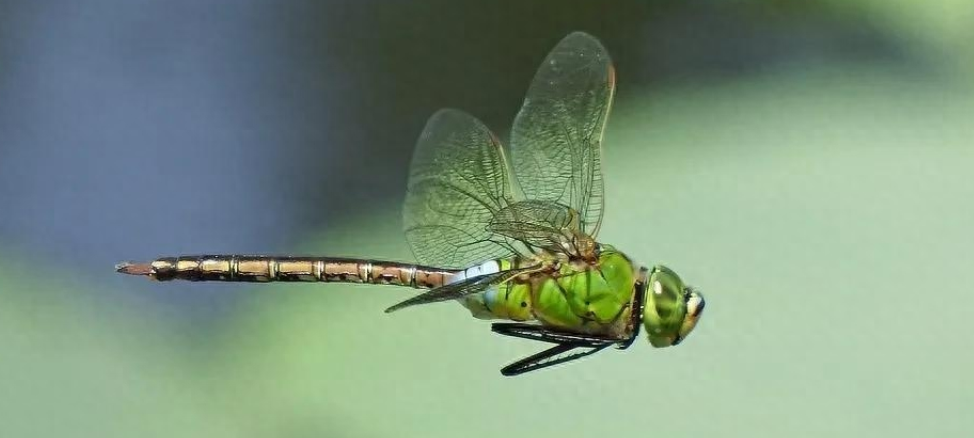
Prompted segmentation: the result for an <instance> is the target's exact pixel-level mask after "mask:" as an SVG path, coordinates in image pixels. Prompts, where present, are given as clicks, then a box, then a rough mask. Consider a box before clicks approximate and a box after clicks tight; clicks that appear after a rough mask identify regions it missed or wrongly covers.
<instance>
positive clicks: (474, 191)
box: [403, 109, 515, 269]
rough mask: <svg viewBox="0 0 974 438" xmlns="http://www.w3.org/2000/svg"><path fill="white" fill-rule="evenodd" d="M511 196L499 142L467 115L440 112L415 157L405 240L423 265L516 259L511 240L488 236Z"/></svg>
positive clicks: (456, 266) (405, 209) (455, 266)
mask: <svg viewBox="0 0 974 438" xmlns="http://www.w3.org/2000/svg"><path fill="white" fill-rule="evenodd" d="M510 196H511V186H510V178H509V177H508V174H507V167H506V163H505V159H504V154H503V151H502V150H501V146H500V143H499V142H498V140H497V138H496V137H495V136H494V135H493V134H492V133H491V132H490V130H489V129H487V127H486V126H484V124H483V123H481V122H480V121H479V120H477V119H476V118H474V117H473V116H471V115H469V114H467V113H464V112H462V111H458V110H453V109H444V110H440V111H438V112H437V113H435V114H433V116H431V117H430V119H429V121H428V122H427V123H426V128H425V129H424V130H423V133H422V134H421V135H420V138H419V141H418V142H417V145H416V151H415V152H414V154H413V162H412V166H411V168H410V176H409V185H408V191H407V194H406V201H405V204H404V206H403V227H404V231H405V234H406V240H408V241H409V245H410V246H411V247H412V250H413V253H414V254H415V256H416V258H417V259H418V260H419V262H420V263H422V264H425V265H430V266H437V267H442V268H450V269H462V268H467V267H469V266H470V265H473V264H475V263H478V262H482V261H484V260H491V259H496V258H502V257H509V256H511V255H514V254H515V250H514V248H513V247H512V245H511V244H510V242H508V241H507V239H505V238H504V237H503V236H498V235H495V234H494V233H492V232H490V231H488V230H487V225H488V224H489V223H490V220H491V218H492V217H493V216H494V214H495V213H496V212H498V211H500V210H502V209H503V208H505V207H506V206H507V205H509V204H510V203H511V200H510Z"/></svg>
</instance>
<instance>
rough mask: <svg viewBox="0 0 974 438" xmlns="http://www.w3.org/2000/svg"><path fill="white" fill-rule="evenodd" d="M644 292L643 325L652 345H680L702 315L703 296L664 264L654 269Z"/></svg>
mask: <svg viewBox="0 0 974 438" xmlns="http://www.w3.org/2000/svg"><path fill="white" fill-rule="evenodd" d="M645 294H646V295H645V297H644V298H643V303H644V306H643V327H644V328H645V329H646V335H647V336H648V337H649V343H650V344H653V346H654V347H669V346H671V345H677V344H679V343H680V341H682V340H684V339H686V337H687V335H689V334H690V332H691V331H693V327H695V326H696V325H697V320H699V319H700V315H702V314H703V307H704V300H703V295H701V294H700V293H699V292H697V291H696V290H694V289H693V288H691V287H689V286H687V285H685V284H683V280H681V279H680V276H678V275H676V273H675V272H673V271H671V270H670V269H669V268H667V267H665V266H661V265H658V266H656V267H654V268H653V271H652V272H651V273H650V274H649V281H648V284H647V285H646V292H645Z"/></svg>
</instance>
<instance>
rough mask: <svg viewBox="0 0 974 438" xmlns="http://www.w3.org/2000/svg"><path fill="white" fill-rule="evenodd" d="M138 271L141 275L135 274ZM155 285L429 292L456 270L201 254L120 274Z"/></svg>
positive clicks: (343, 260) (323, 259) (356, 261)
mask: <svg viewBox="0 0 974 438" xmlns="http://www.w3.org/2000/svg"><path fill="white" fill-rule="evenodd" d="M139 268H142V269H141V270H142V272H135V271H137V270H138V269H139ZM126 269H127V270H128V272H127V273H138V274H143V275H147V276H149V277H151V278H153V279H156V280H159V281H169V280H187V281H241V282H270V281H288V282H292V281H293V282H326V283H329V282H336V283H370V284H391V285H396V286H408V287H414V288H419V289H430V288H434V287H439V286H442V285H443V284H445V283H446V282H447V281H448V280H449V279H450V278H451V277H452V276H453V275H455V274H456V273H457V271H452V270H448V269H439V268H433V267H428V266H416V265H411V264H405V263H397V262H385V261H377V260H362V259H346V258H334V257H290V256H285V257H276V256H259V255H199V256H180V257H163V258H160V259H157V260H155V261H153V262H151V263H148V264H145V265H139V264H129V265H127V266H126V267H123V268H120V269H119V270H120V271H122V272H126Z"/></svg>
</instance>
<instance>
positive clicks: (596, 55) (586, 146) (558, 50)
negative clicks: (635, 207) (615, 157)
mask: <svg viewBox="0 0 974 438" xmlns="http://www.w3.org/2000/svg"><path fill="white" fill-rule="evenodd" d="M614 90H615V73H614V70H613V67H612V61H611V59H610V58H609V54H608V53H607V52H606V50H605V48H604V47H602V44H600V43H599V42H598V40H596V39H595V38H594V37H592V36H590V35H588V34H585V33H582V32H575V33H572V34H571V35H568V36H567V37H565V38H564V39H563V40H561V42H559V43H558V45H557V46H555V48H554V49H553V50H552V51H551V53H550V54H548V57H547V58H545V60H544V63H543V64H542V65H541V67H540V68H539V69H538V72H537V74H536V75H535V77H534V80H533V82H532V83H531V86H530V88H529V89H528V93H527V97H525V99H524V105H523V106H522V107H521V111H520V112H519V113H518V115H517V118H516V119H515V120H514V127H513V129H512V132H511V158H512V161H513V168H514V173H515V175H516V176H517V180H518V183H519V185H520V187H521V190H522V192H523V193H524V195H525V196H526V197H527V198H528V199H535V200H542V201H551V202H557V203H560V204H563V205H565V206H568V207H571V208H573V209H575V210H576V211H578V212H579V214H580V223H581V229H582V230H584V231H585V232H586V233H588V234H589V235H591V236H593V237H594V236H595V235H596V234H597V233H598V229H599V226H600V224H601V221H602V210H603V183H602V170H601V147H602V132H603V129H604V127H605V123H606V120H607V118H608V113H609V108H610V106H611V105H612V96H613V93H614Z"/></svg>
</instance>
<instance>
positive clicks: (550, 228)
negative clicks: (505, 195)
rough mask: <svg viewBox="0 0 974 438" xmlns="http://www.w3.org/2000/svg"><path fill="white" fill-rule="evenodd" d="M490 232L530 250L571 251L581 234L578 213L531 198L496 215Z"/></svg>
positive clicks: (559, 205) (489, 227) (555, 204)
mask: <svg viewBox="0 0 974 438" xmlns="http://www.w3.org/2000/svg"><path fill="white" fill-rule="evenodd" d="M487 229H488V230H490V231H491V232H494V233H497V234H500V235H503V236H506V237H510V238H512V239H515V240H518V241H520V242H523V243H526V244H527V245H528V246H530V247H534V248H543V249H545V250H547V251H550V252H566V251H569V252H570V249H571V247H572V245H573V241H572V237H574V236H575V235H576V233H577V231H578V213H576V212H575V211H574V210H572V209H570V208H568V207H565V206H563V205H561V204H558V203H555V202H549V201H538V200H533V199H530V200H526V201H520V202H516V203H513V204H511V205H509V206H507V207H505V208H503V209H501V210H500V211H498V212H497V213H495V214H494V217H493V218H491V220H490V224H488V226H487Z"/></svg>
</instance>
